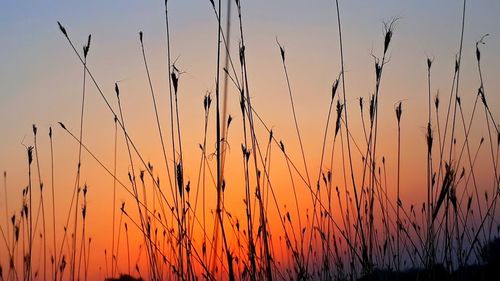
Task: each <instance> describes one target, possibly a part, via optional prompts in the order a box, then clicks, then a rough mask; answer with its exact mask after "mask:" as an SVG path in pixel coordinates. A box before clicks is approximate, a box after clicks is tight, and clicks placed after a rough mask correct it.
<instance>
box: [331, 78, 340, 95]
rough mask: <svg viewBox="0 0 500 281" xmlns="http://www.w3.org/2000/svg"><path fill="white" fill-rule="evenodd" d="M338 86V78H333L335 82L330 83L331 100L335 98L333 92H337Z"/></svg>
mask: <svg viewBox="0 0 500 281" xmlns="http://www.w3.org/2000/svg"><path fill="white" fill-rule="evenodd" d="M338 86H339V79H338V78H337V79H335V82H333V85H332V100H333V99H334V98H335V94H336V93H337V88H338Z"/></svg>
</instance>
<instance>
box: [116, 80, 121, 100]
mask: <svg viewBox="0 0 500 281" xmlns="http://www.w3.org/2000/svg"><path fill="white" fill-rule="evenodd" d="M115 93H116V97H118V98H120V88H118V83H115Z"/></svg>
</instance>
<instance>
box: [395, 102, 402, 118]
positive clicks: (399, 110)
mask: <svg viewBox="0 0 500 281" xmlns="http://www.w3.org/2000/svg"><path fill="white" fill-rule="evenodd" d="M401 114H403V109H402V106H401V102H399V103H398V105H397V106H396V119H398V123H399V122H401Z"/></svg>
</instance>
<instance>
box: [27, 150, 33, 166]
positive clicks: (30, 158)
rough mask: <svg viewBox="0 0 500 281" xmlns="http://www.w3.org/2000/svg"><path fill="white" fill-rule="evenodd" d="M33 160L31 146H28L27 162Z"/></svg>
mask: <svg viewBox="0 0 500 281" xmlns="http://www.w3.org/2000/svg"><path fill="white" fill-rule="evenodd" d="M31 162H33V146H29V147H28V164H29V165H31Z"/></svg>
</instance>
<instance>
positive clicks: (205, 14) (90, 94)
mask: <svg viewBox="0 0 500 281" xmlns="http://www.w3.org/2000/svg"><path fill="white" fill-rule="evenodd" d="M223 2H224V3H225V1H223ZM339 4H340V9H341V20H342V31H343V36H344V37H343V40H344V42H343V43H344V55H345V58H344V60H345V86H346V92H347V106H348V110H349V111H348V113H349V114H350V116H353V117H352V119H351V120H352V121H351V122H352V123H351V124H352V129H351V130H352V133H353V136H354V138H355V139H356V140H358V141H360V142H362V126H361V121H360V118H359V109H358V98H359V97H364V99H365V101H366V100H368V96H369V95H370V94H372V93H373V92H374V84H375V83H374V81H375V77H374V71H373V69H374V66H373V57H372V55H376V56H380V54H381V52H382V46H383V23H384V22H387V21H389V20H391V19H395V18H397V21H396V26H395V31H394V35H393V40H392V43H391V47H390V50H389V58H390V59H389V62H388V63H387V65H386V66H385V68H384V74H383V78H382V84H381V90H380V91H381V94H380V95H381V101H380V123H379V124H380V131H379V134H380V135H381V136H382V137H381V139H380V142H379V152H378V153H379V155H380V156H384V157H385V158H386V161H387V165H388V170H389V175H390V179H389V185H390V186H391V189H390V193H391V194H394V181H395V176H393V175H394V172H393V171H394V170H395V168H396V158H395V157H396V154H395V152H396V145H397V123H396V120H395V115H394V108H395V105H396V103H397V102H399V101H402V102H403V110H404V112H403V117H402V120H403V121H402V124H403V126H402V135H401V138H402V143H403V145H402V163H403V164H402V171H401V174H402V194H403V195H402V198H403V201H404V202H411V203H412V204H420V203H421V202H422V200H424V197H425V195H424V192H423V190H424V188H423V187H422V185H424V184H425V163H426V144H425V128H426V124H427V119H426V116H427V115H426V114H427V90H428V88H427V65H426V60H427V58H431V59H432V60H433V65H432V70H431V71H432V78H431V79H432V80H431V92H432V95H433V96H434V95H435V94H436V93H437V92H438V91H439V93H440V97H441V99H442V104H445V103H447V101H448V96H449V93H450V90H451V82H452V78H453V68H454V58H455V55H456V54H457V53H458V50H459V43H460V27H461V12H462V2H461V1H452V0H443V1H430V0H425V1H399V0H383V1H382V0H381V1H340V3H339ZM242 9H243V11H242V13H243V25H244V36H245V44H246V50H247V51H246V53H247V60H248V72H249V81H250V82H249V84H250V91H251V98H252V103H253V106H254V107H255V109H256V110H257V112H258V113H259V115H260V116H261V117H262V118H263V119H264V120H265V121H266V123H267V125H269V126H270V127H272V128H273V132H274V134H275V136H276V138H277V139H280V140H283V142H284V143H285V144H286V147H287V150H289V151H291V155H292V160H293V161H294V163H295V164H296V165H297V166H298V167H299V170H301V171H303V165H302V160H301V158H300V153H299V143H298V141H297V137H296V133H295V127H294V123H293V116H292V111H291V107H290V102H289V98H288V90H287V84H286V80H285V76H284V73H283V66H282V64H281V58H280V53H279V48H278V46H277V43H276V41H277V40H278V41H279V42H280V44H281V45H282V46H284V48H285V51H286V64H287V68H288V74H289V78H290V83H291V89H292V93H293V95H294V101H295V108H296V113H297V117H298V121H299V122H298V123H299V126H300V129H301V133H302V137H303V143H304V148H305V151H306V157H307V163H308V166H309V170H310V173H311V175H314V176H311V177H312V178H315V177H316V175H317V174H318V171H319V164H318V163H319V159H320V155H321V144H322V136H323V131H324V127H325V122H326V116H327V110H328V104H329V101H330V95H331V85H332V83H333V81H334V80H335V79H336V78H337V76H338V74H339V73H340V69H341V68H340V57H339V44H338V30H337V28H338V26H337V21H336V14H335V13H336V10H335V5H334V1H324V0H321V1H319V0H318V1H295V0H287V1H285V0H275V1H264V0H254V1H244V2H243V3H242ZM232 12H233V14H232V24H233V25H232V28H233V29H232V33H231V38H230V44H231V54H232V57H233V60H234V61H235V62H236V63H237V62H238V53H237V51H238V50H237V48H236V47H237V46H238V44H239V34H238V33H237V28H236V27H237V18H236V13H235V10H233V11H232ZM498 14H500V2H498V1H495V0H480V1H470V2H469V3H467V8H466V20H465V29H464V39H463V52H462V56H463V57H462V60H463V61H462V72H461V77H460V92H459V95H460V97H461V99H462V103H463V105H464V110H465V113H466V116H470V112H471V106H472V104H473V102H474V98H475V95H476V93H477V89H478V87H479V85H480V82H479V76H478V72H477V65H476V60H475V42H476V41H478V40H479V39H480V38H481V37H482V36H483V35H485V34H489V36H488V37H486V39H485V42H486V44H485V45H481V52H482V53H481V54H482V66H481V67H482V71H483V79H484V81H485V86H484V87H485V91H486V95H487V99H488V101H489V104H490V105H491V107H490V108H491V110H492V114H493V115H494V116H499V114H500V111H499V108H500V107H497V106H495V105H497V104H498V103H499V102H500V98H499V97H498V94H497V93H498V92H499V91H500V70H499V67H498V66H499V65H500V37H499V34H498V32H499V26H500V19H499V18H498ZM224 15H225V14H224ZM169 17H170V30H171V54H172V59H173V60H174V61H175V65H176V66H177V67H178V68H179V69H180V70H181V71H182V74H181V78H180V86H179V89H180V90H179V104H180V107H179V108H180V120H181V123H182V126H181V129H182V135H183V140H182V141H183V149H184V153H185V155H186V160H185V167H186V172H185V174H186V176H187V178H188V180H191V182H192V183H193V184H194V183H195V182H196V181H197V177H198V176H197V172H198V165H199V161H200V151H199V148H198V145H199V143H201V142H202V141H203V103H202V101H203V96H204V95H205V94H206V93H207V92H211V93H214V91H215V73H216V67H215V66H216V60H217V56H216V55H217V37H216V36H217V22H216V18H215V16H214V13H213V10H212V9H211V6H210V3H209V1H194V0H183V1H178V0H177V1H176V0H170V1H169ZM57 21H60V22H61V23H62V24H63V25H64V26H65V28H66V29H67V31H68V33H69V35H70V37H71V39H72V40H73V41H74V43H75V45H76V46H78V48H79V49H81V48H82V46H83V44H84V43H85V42H86V40H87V36H88V34H92V42H91V47H90V53H89V58H88V66H89V69H90V70H91V71H92V73H93V75H94V77H96V80H97V81H98V83H99V85H100V87H101V88H102V89H103V92H104V94H105V96H106V97H107V98H108V99H109V100H110V101H112V102H111V103H112V106H113V107H114V108H116V99H115V95H114V90H113V89H114V83H115V82H118V84H119V86H120V89H121V98H122V105H123V111H124V114H125V118H126V121H127V127H128V130H129V132H130V135H131V138H132V139H134V140H135V142H136V144H137V146H138V147H139V149H140V150H141V153H142V154H143V156H144V158H145V159H147V161H151V162H152V163H154V165H156V166H157V167H158V171H160V174H162V175H164V174H165V173H164V172H165V165H164V162H163V158H162V157H163V156H162V154H161V146H160V142H159V138H158V135H157V128H156V122H155V117H154V111H153V107H152V102H151V96H150V95H151V94H150V92H149V86H148V83H147V77H146V73H145V69H144V64H143V61H142V54H141V49H140V43H139V36H138V33H139V31H142V32H143V33H144V44H145V48H146V56H147V59H148V64H149V68H150V72H151V77H152V81H153V87H154V90H155V94H156V97H157V102H158V106H159V111H160V119H161V120H162V121H161V122H162V126H163V129H164V130H167V128H168V127H167V125H168V122H169V121H168V120H169V119H168V95H167V93H168V90H167V89H168V80H167V77H168V76H167V58H166V39H165V18H164V6H163V1H128V0H127V1H96V0H91V1H82V2H73V1H47V2H45V1H44V2H43V3H42V2H40V1H22V2H19V1H5V2H4V3H2V4H1V9H0V37H1V38H2V46H1V48H0V132H2V133H1V135H0V171H2V172H3V171H6V172H7V190H8V198H7V199H8V200H7V201H6V200H5V196H4V193H3V189H4V188H3V187H4V184H3V180H2V184H1V186H2V193H0V194H1V195H0V204H1V206H5V205H4V204H6V202H7V204H8V207H9V209H8V211H7V212H8V213H9V214H12V213H13V212H17V210H18V209H19V206H20V203H21V190H22V188H24V187H25V186H26V185H27V156H26V148H25V147H24V146H28V145H33V134H32V129H31V128H32V124H36V126H37V127H38V131H39V135H38V138H39V139H38V146H39V148H38V149H39V153H40V163H41V166H42V169H41V174H42V178H43V180H42V181H43V182H45V183H46V186H49V183H50V182H51V180H50V171H51V170H50V143H49V139H48V137H47V132H48V128H49V127H50V126H52V128H53V130H54V147H55V159H56V165H55V173H56V180H55V188H56V190H57V196H56V201H57V209H58V210H59V211H58V215H60V216H59V217H58V219H57V220H58V221H59V224H60V225H62V224H63V221H64V219H63V217H64V216H65V215H66V214H67V210H68V207H69V202H70V200H71V194H72V191H73V184H74V179H75V176H76V166H77V161H78V144H77V143H76V142H75V141H74V140H73V139H71V137H69V136H68V134H66V133H65V132H64V131H63V130H61V129H60V128H59V126H58V125H57V124H58V122H63V123H64V124H65V125H66V126H67V127H68V128H70V129H71V130H72V131H73V132H75V133H77V132H78V131H79V122H80V106H81V95H82V83H83V78H82V76H83V69H82V65H81V63H80V62H79V60H78V58H77V57H76V56H75V54H74V53H73V51H72V50H71V48H70V46H69V45H68V43H67V41H66V40H65V38H64V36H63V35H62V34H61V32H60V31H59V30H58V27H57ZM237 69H239V66H238V67H237ZM86 94H87V95H86V110H85V125H84V137H83V138H84V143H85V145H87V146H88V147H89V148H90V149H91V151H92V152H93V153H94V154H95V155H97V156H98V157H99V158H100V159H101V160H102V162H103V163H105V165H107V166H108V167H112V166H113V155H114V154H113V144H114V134H115V129H114V123H113V115H112V114H111V113H110V112H109V110H108V109H107V108H106V106H105V104H104V102H103V100H102V99H101V97H100V96H99V93H98V92H97V91H96V88H95V87H94V86H93V85H92V84H91V83H88V84H87V93H86ZM228 103H229V113H230V114H231V115H232V116H233V117H234V120H233V123H234V124H235V125H234V127H231V128H230V130H229V140H228V143H229V150H228V151H229V152H228V159H227V163H228V164H227V165H228V166H227V167H228V168H227V184H228V191H227V192H226V200H227V202H229V203H228V206H229V207H228V209H229V210H231V208H230V207H232V208H233V209H234V210H235V212H236V213H237V214H238V215H240V216H243V214H244V213H243V211H242V209H243V203H242V198H243V197H244V193H243V191H242V188H241V186H242V184H241V179H242V176H243V175H242V172H241V154H240V145H241V142H242V136H241V127H242V126H241V114H240V111H239V106H238V105H239V104H238V96H237V92H236V90H235V89H234V87H232V86H230V91H229V100H228ZM365 107H367V104H365ZM443 108H444V107H443ZM481 109H482V108H481ZM442 113H444V110H443V111H442ZM478 116H479V117H478V119H477V120H476V121H475V123H474V126H473V129H472V133H471V136H470V140H471V143H472V144H473V145H472V146H473V147H477V144H479V140H480V139H481V137H487V135H486V134H487V132H486V131H485V128H484V122H485V121H484V113H483V112H481V114H478ZM212 117H213V116H212ZM481 118H483V119H481ZM211 122H212V123H211V124H210V125H209V126H210V128H213V118H212V119H211ZM332 122H333V121H332ZM118 132H119V133H120V134H122V132H120V131H118ZM258 132H259V133H260V136H261V137H262V138H263V140H265V139H267V137H266V135H265V133H264V132H263V130H262V128H260V129H259V131H258ZM210 138H211V139H210ZM23 145H24V146H23ZM118 146H119V153H118V155H117V159H118V168H117V171H118V173H119V174H118V178H120V179H123V180H124V182H128V181H127V174H126V173H127V171H128V170H129V169H130V165H129V164H128V158H127V154H126V150H125V142H124V140H123V136H122V135H120V139H119V140H118ZM208 149H209V150H211V151H212V152H214V151H215V142H214V136H213V134H212V133H210V134H209V140H208ZM274 149H275V150H274V153H275V154H274V155H275V156H273V157H275V158H276V164H274V165H275V166H276V167H277V168H276V172H275V173H276V174H273V175H272V176H273V179H274V180H275V181H274V184H275V186H277V188H278V187H281V186H285V187H286V188H288V187H287V186H288V185H289V184H290V179H289V177H288V176H287V171H286V170H285V169H284V168H283V167H284V165H286V164H285V161H284V160H283V159H281V158H280V157H279V150H278V149H277V147H274ZM481 152H482V153H481V154H480V156H479V158H478V164H476V165H477V167H481V168H478V169H477V170H478V171H477V173H478V180H479V181H480V182H481V183H484V184H485V185H487V184H489V185H491V165H492V164H491V157H490V156H489V154H488V151H487V150H486V149H484V150H482V151H481ZM170 154H171V153H170ZM358 156H359V155H356V156H355V158H356V160H355V161H357V162H358V163H359V161H360V159H359V157H358ZM169 157H171V156H169ZM488 157H490V158H488ZM211 163H212V164H213V162H211ZM233 163H235V164H233ZM482 167H484V169H482ZM281 168H282V169H281ZM323 168H325V167H323ZM391 171H392V172H391ZM341 172H342V170H341V169H340V168H334V171H333V173H334V174H338V175H339V176H338V179H339V180H340V179H341V177H340V174H341ZM274 175H275V176H274ZM295 177H296V176H295ZM162 180H165V181H166V177H164V176H162ZM296 180H297V178H296ZM82 181H83V182H85V183H86V184H88V186H89V195H88V196H89V199H88V200H89V210H88V213H89V215H88V219H89V222H90V224H89V233H90V235H92V237H94V238H93V239H94V241H95V242H93V243H94V244H93V247H94V249H95V251H96V261H99V260H101V261H102V260H103V259H104V255H103V254H102V253H103V249H106V248H108V249H109V243H110V240H111V238H110V235H109V233H108V235H106V231H103V229H108V230H109V224H110V218H111V210H112V207H113V206H112V204H111V203H110V202H112V201H111V198H112V185H113V180H112V178H111V177H110V176H109V175H108V174H106V172H105V171H104V170H103V169H102V168H101V167H99V165H98V164H97V163H96V162H95V161H94V160H93V159H92V158H91V157H90V156H89V155H88V154H86V153H84V154H83V158H82ZM277 190H278V196H281V197H280V198H281V200H280V204H281V205H286V204H287V203H288V204H289V205H288V206H290V205H291V204H293V200H292V197H291V195H290V193H289V192H287V191H286V189H285V190H283V189H280V188H278V189H277ZM306 192H307V190H306V189H305V188H304V187H302V189H301V190H299V193H300V194H306ZM209 194H211V196H212V197H211V198H212V199H211V200H212V201H211V202H212V203H210V204H213V200H214V197H213V195H214V190H213V189H212V190H210V191H209ZM45 196H47V195H45ZM47 200H49V199H47ZM122 200H124V201H126V202H130V205H132V201H131V198H130V197H127V195H126V194H125V193H124V192H123V190H122V191H120V192H119V193H118V199H117V201H122ZM47 202H51V201H47ZM116 204H117V206H118V205H119V203H118V202H117V203H116ZM210 206H212V208H213V205H210ZM131 208H132V207H131ZM207 208H208V207H207ZM2 209H3V208H2ZM239 209H241V212H240V210H239ZM0 214H1V215H0V218H4V212H3V211H1V213H0ZM241 218H242V217H241ZM0 225H2V227H3V228H4V229H5V228H6V222H5V220H3V219H0ZM1 247H4V245H3V244H2V246H1ZM1 247H0V249H3V248H1ZM2 252H3V251H2ZM0 262H5V256H4V255H2V256H1V257H0ZM100 264H101V265H102V264H103V263H100ZM104 271H105V269H104V268H101V269H100V270H99V271H97V270H94V271H93V272H92V274H95V275H99V276H102V275H100V274H104V273H103V272H104Z"/></svg>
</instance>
